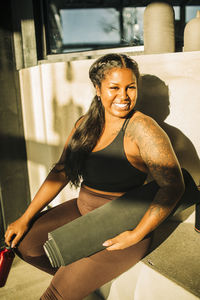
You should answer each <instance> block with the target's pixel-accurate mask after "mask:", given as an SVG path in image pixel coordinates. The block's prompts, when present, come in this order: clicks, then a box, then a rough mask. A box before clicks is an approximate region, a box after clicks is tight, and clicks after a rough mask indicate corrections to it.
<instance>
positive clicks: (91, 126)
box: [57, 53, 139, 187]
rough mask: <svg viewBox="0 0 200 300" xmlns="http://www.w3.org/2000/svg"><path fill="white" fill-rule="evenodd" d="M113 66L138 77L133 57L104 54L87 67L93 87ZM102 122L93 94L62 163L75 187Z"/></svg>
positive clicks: (96, 85) (100, 110)
mask: <svg viewBox="0 0 200 300" xmlns="http://www.w3.org/2000/svg"><path fill="white" fill-rule="evenodd" d="M113 68H129V69H131V70H132V72H133V73H134V74H135V76H136V80H137V81H138V79H139V69H138V65H137V63H136V62H135V61H134V60H133V59H131V58H130V57H129V56H127V55H125V54H117V53H111V54H106V55H104V56H102V57H100V58H98V59H97V60H96V61H95V62H94V63H93V64H92V65H91V67H90V69H89V78H90V80H91V81H92V83H93V85H94V87H95V88H96V87H99V88H101V82H102V80H103V79H104V78H105V76H106V74H107V72H108V71H109V70H111V69H113ZM104 123H105V117H104V107H103V105H102V103H101V101H100V99H99V98H98V97H97V95H95V97H94V98H93V100H92V103H91V105H90V107H89V109H88V111H87V113H86V114H85V115H84V117H83V120H82V121H81V122H80V125H79V126H78V127H77V128H76V131H75V132H74V134H73V136H72V138H71V140H70V141H69V143H68V146H67V149H66V151H65V157H64V162H62V165H64V166H63V169H64V171H65V175H66V177H67V179H68V180H69V182H70V184H71V185H74V186H75V187H78V186H79V185H80V182H81V179H82V175H83V171H84V164H85V160H86V158H87V156H88V155H89V153H90V152H91V151H92V149H93V148H94V147H95V145H96V144H97V141H98V139H99V138H100V136H101V134H102V131H103V128H104ZM58 164H59V163H58ZM58 164H57V165H58ZM59 170H60V168H59Z"/></svg>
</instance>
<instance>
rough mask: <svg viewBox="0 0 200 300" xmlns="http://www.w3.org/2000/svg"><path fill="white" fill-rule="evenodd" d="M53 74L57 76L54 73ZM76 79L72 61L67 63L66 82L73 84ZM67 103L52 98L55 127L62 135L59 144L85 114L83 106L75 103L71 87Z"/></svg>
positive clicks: (62, 143)
mask: <svg viewBox="0 0 200 300" xmlns="http://www.w3.org/2000/svg"><path fill="white" fill-rule="evenodd" d="M53 76H56V75H55V74H53ZM73 81H74V72H73V68H72V65H71V63H70V62H67V65H66V83H67V85H69V86H70V85H71V84H72V82H73ZM65 103H66V104H65V105H60V103H59V102H58V100H57V97H56V96H54V97H53V99H52V110H53V113H54V114H53V129H54V131H55V133H57V134H58V136H59V137H60V140H59V144H60V145H62V146H63V145H64V143H65V142H66V139H67V137H68V135H69V134H70V132H71V129H72V127H73V126H74V124H75V122H76V121H77V120H78V118H80V116H82V115H83V108H82V107H81V106H80V105H77V104H75V101H74V99H73V96H72V91H71V89H69V92H68V94H67V95H66V99H65Z"/></svg>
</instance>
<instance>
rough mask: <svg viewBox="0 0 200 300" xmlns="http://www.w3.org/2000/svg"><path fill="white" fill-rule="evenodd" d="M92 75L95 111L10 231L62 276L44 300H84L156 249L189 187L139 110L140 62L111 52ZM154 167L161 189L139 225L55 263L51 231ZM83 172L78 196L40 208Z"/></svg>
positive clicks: (164, 141) (27, 255) (29, 256)
mask: <svg viewBox="0 0 200 300" xmlns="http://www.w3.org/2000/svg"><path fill="white" fill-rule="evenodd" d="M89 75H90V79H91V81H92V83H93V84H94V87H95V89H96V96H95V97H94V99H93V101H92V103H91V106H90V108H89V111H88V112H87V113H86V114H85V115H84V116H83V117H82V118H81V119H79V120H78V121H77V123H76V125H75V127H74V128H73V130H72V132H71V134H70V136H69V137H68V139H67V142H66V145H65V148H64V151H63V154H62V156H61V158H60V160H59V162H58V163H57V164H56V165H55V167H54V168H53V169H52V171H51V172H50V173H49V175H48V176H47V178H46V180H45V181H44V183H43V184H42V186H41V187H40V189H39V191H38V193H37V194H36V196H35V198H34V199H33V201H32V202H31V204H30V206H29V207H28V209H27V210H26V212H25V213H24V214H23V216H22V217H21V218H19V219H18V220H16V221H15V222H14V223H12V224H10V225H9V226H8V229H7V231H6V234H5V240H6V243H7V244H8V245H10V243H11V240H12V247H15V246H17V248H16V252H17V254H18V255H19V256H20V257H21V258H23V259H24V260H25V261H27V262H29V263H31V264H32V265H34V266H36V267H38V268H40V269H42V270H44V271H46V272H48V273H50V274H53V275H54V277H53V280H52V282H51V284H50V286H49V287H48V289H47V290H46V292H45V293H44V294H43V295H42V297H41V299H42V300H44V299H59V300H60V299H66V300H67V299H70V300H75V299H76V300H78V299H79V300H80V299H83V298H84V297H85V296H86V295H88V294H89V293H91V292H92V291H94V290H96V289H97V288H99V287H100V286H101V285H103V284H104V283H106V282H108V281H110V280H111V279H113V278H115V277H116V276H118V275H119V274H121V273H123V272H124V271H126V270H127V269H128V268H130V267H131V266H133V265H134V264H135V263H137V262H138V261H139V260H140V259H141V258H142V257H143V256H144V255H145V254H146V252H147V250H148V248H149V245H150V240H151V235H149V234H150V233H151V232H152V231H153V230H154V229H155V228H156V227H157V226H158V225H159V224H160V223H161V222H162V221H163V220H164V219H166V217H167V216H168V215H169V214H170V212H171V211H172V210H173V208H174V207H175V205H176V204H177V202H178V201H179V199H180V198H181V196H182V194H183V192H184V180H183V176H182V172H181V168H180V166H179V163H178V161H177V158H176V156H175V154H174V151H173V149H172V146H171V144H170V141H169V139H168V137H167V136H166V134H165V133H164V132H163V130H162V129H161V128H160V127H159V126H158V124H157V123H156V122H155V121H154V120H153V119H151V118H150V117H148V116H146V115H144V114H142V113H141V112H139V111H135V110H134V107H135V104H136V99H137V85H138V80H139V70H138V66H137V63H136V62H135V61H134V60H132V59H131V58H130V57H128V56H126V55H123V54H108V55H105V56H103V57H101V58H99V59H98V60H97V61H95V62H94V63H93V65H92V66H91V67H90V71H89ZM148 174H151V176H152V177H153V179H154V180H155V181H156V183H157V184H158V185H159V189H158V192H157V193H156V196H155V198H154V200H153V202H152V203H151V205H150V206H149V209H148V210H147V211H146V213H145V214H144V216H143V218H142V219H141V221H140V222H139V224H138V225H137V227H136V228H134V229H133V230H131V231H126V232H123V233H121V234H120V235H118V236H116V237H114V238H112V239H110V240H107V241H105V242H104V243H103V245H104V246H105V250H103V251H100V252H98V253H96V254H94V255H92V256H90V257H88V258H84V259H80V260H78V261H76V262H74V263H72V264H70V265H68V266H65V267H61V268H59V269H58V270H56V269H54V268H52V267H51V265H50V263H49V261H48V259H47V257H46V255H45V253H44V250H43V244H44V242H45V241H46V240H47V233H48V232H50V231H52V230H54V229H55V228H57V227H59V226H62V225H64V224H66V223H68V222H70V221H72V220H74V219H75V218H78V217H80V216H81V215H84V214H87V213H88V212H89V211H91V210H93V209H95V208H97V207H99V206H101V205H103V204H105V203H107V202H109V201H112V200H113V199H116V198H117V197H119V196H121V195H123V194H124V193H126V192H127V191H129V190H130V189H134V188H135V187H138V186H142V185H143V184H144V183H145V180H146V178H147V175H148ZM82 179H83V181H82V184H81V189H80V193H79V197H78V199H72V200H70V201H67V202H66V203H63V204H61V205H58V206H57V207H54V208H53V209H51V210H49V211H45V212H42V213H39V212H40V211H41V210H42V209H43V208H44V207H45V206H46V205H47V204H48V203H49V202H50V201H52V200H53V199H54V197H55V196H56V195H57V194H58V193H59V192H60V191H61V190H62V189H63V188H64V187H65V186H66V184H67V183H71V184H73V185H75V186H78V185H79V184H80V181H81V180H82ZM38 213H39V214H38ZM80 234H81V233H80ZM77 238H78V236H77Z"/></svg>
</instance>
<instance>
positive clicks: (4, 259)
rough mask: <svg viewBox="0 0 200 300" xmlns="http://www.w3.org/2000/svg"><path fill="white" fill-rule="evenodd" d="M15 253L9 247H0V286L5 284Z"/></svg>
mask: <svg viewBox="0 0 200 300" xmlns="http://www.w3.org/2000/svg"><path fill="white" fill-rule="evenodd" d="M14 257H15V254H14V252H13V250H12V249H11V248H10V247H3V248H2V249H0V287H3V286H4V285H5V284H6V280H7V278H8V274H9V272H10V268H11V266H12V262H13V259H14Z"/></svg>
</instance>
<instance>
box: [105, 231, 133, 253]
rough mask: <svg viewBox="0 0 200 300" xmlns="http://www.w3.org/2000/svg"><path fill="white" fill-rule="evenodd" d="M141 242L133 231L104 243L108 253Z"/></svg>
mask: <svg viewBox="0 0 200 300" xmlns="http://www.w3.org/2000/svg"><path fill="white" fill-rule="evenodd" d="M137 242H139V240H137V239H136V237H135V235H134V232H133V231H125V232H122V233H121V234H119V235H117V236H116V237H114V238H113V239H109V240H107V241H105V242H104V243H103V246H105V247H107V248H106V249H107V250H108V251H112V250H122V249H125V248H128V247H130V246H132V245H134V244H136V243H137Z"/></svg>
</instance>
